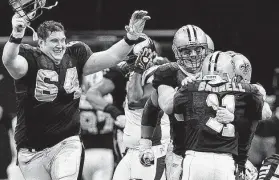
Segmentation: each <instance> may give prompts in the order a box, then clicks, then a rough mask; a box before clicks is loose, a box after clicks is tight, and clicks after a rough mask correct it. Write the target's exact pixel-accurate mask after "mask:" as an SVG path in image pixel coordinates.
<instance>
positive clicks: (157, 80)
mask: <svg viewBox="0 0 279 180" xmlns="http://www.w3.org/2000/svg"><path fill="white" fill-rule="evenodd" d="M178 69H179V67H178V65H177V64H176V63H167V64H163V65H161V66H159V67H158V68H157V70H156V71H155V73H154V80H153V86H154V88H155V89H157V88H158V87H159V86H160V85H162V84H164V85H169V86H172V87H175V86H176V72H177V70H178Z"/></svg>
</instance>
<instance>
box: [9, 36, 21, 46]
mask: <svg viewBox="0 0 279 180" xmlns="http://www.w3.org/2000/svg"><path fill="white" fill-rule="evenodd" d="M21 41H22V38H15V37H14V36H13V35H12V34H11V35H10V38H9V42H11V43H15V44H20V43H21Z"/></svg>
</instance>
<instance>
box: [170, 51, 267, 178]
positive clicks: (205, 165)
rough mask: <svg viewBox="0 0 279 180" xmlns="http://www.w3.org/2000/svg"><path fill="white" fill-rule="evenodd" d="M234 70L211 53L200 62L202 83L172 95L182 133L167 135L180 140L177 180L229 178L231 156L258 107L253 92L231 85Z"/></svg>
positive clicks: (223, 55)
mask: <svg viewBox="0 0 279 180" xmlns="http://www.w3.org/2000/svg"><path fill="white" fill-rule="evenodd" d="M235 68H238V66H235V64H234V62H233V60H232V58H231V57H230V56H229V55H227V54H226V53H222V52H218V51H217V52H215V53H213V54H212V55H209V56H208V57H207V58H206V59H205V61H204V64H203V80H200V81H196V82H193V83H190V84H188V85H187V86H183V87H182V88H181V89H179V90H178V92H177V93H176V94H175V96H174V100H173V101H174V102H173V104H174V106H173V107H170V109H171V110H173V112H174V113H175V117H176V119H177V121H182V122H183V123H184V128H185V129H184V134H183V133H181V132H176V131H174V132H173V133H177V134H178V136H181V135H182V136H184V145H185V147H186V153H185V155H186V156H185V159H184V161H183V176H182V179H197V180H198V179H205V178H206V179H214V180H218V179H235V161H234V159H233V157H234V156H237V155H238V141H239V139H240V138H241V136H240V134H241V133H242V132H244V131H247V134H248V135H250V128H251V126H253V124H254V123H255V122H256V121H257V120H259V119H261V118H262V107H263V96H262V95H261V93H260V92H259V90H258V89H257V87H255V86H254V85H251V84H248V83H238V82H233V81H232V80H233V79H236V77H237V76H236V75H235ZM250 68H251V67H250ZM246 70H247V73H249V71H251V69H246ZM251 104H253V106H251ZM243 106H245V108H244V109H243ZM224 109H226V110H224ZM249 137H250V136H249ZM200 168H201V169H202V171H200V170H199V169H200ZM241 173H242V174H243V173H244V172H243V171H242V172H241Z"/></svg>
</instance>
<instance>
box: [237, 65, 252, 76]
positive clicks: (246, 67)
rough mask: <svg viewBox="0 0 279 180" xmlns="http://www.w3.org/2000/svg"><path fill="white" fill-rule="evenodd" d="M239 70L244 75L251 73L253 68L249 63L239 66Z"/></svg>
mask: <svg viewBox="0 0 279 180" xmlns="http://www.w3.org/2000/svg"><path fill="white" fill-rule="evenodd" d="M239 69H240V71H241V72H243V74H247V73H249V72H250V71H251V66H250V64H249V63H243V64H241V65H240V66H239Z"/></svg>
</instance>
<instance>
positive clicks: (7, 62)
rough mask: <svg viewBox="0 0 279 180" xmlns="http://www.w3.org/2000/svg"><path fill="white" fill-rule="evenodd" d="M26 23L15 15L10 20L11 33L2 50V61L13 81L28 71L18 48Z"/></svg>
mask: <svg viewBox="0 0 279 180" xmlns="http://www.w3.org/2000/svg"><path fill="white" fill-rule="evenodd" d="M27 24H28V21H27V20H26V19H24V18H21V17H19V15H17V14H15V15H14V16H13V18H12V27H13V31H12V34H11V36H10V39H9V41H8V42H7V43H6V44H5V46H4V49H3V55H2V61H3V64H4V66H5V67H6V69H7V70H8V72H9V73H10V75H11V76H12V77H13V78H14V79H20V78H21V77H23V76H24V75H25V74H26V73H27V71H28V63H27V61H26V59H25V58H24V57H22V56H20V55H19V46H20V43H21V40H22V38H23V36H24V33H25V29H26V27H27Z"/></svg>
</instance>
